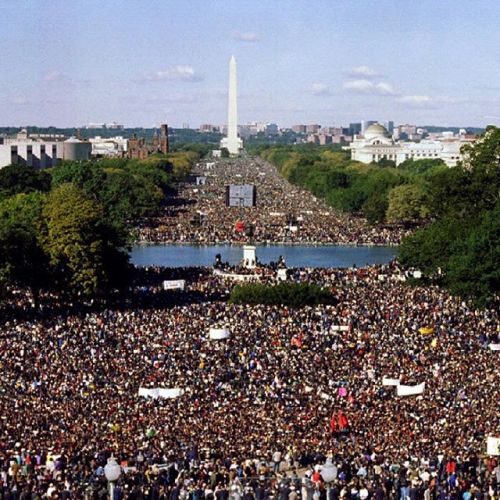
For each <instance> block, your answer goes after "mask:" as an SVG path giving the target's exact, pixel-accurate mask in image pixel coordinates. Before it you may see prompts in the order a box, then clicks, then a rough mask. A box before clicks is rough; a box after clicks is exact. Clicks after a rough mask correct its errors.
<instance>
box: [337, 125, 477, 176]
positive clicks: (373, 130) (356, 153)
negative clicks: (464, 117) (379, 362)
mask: <svg viewBox="0 0 500 500" xmlns="http://www.w3.org/2000/svg"><path fill="white" fill-rule="evenodd" d="M470 142H471V141H470V140H465V139H463V138H461V137H449V136H446V137H444V138H442V139H434V140H425V139H424V140H422V141H420V142H403V141H395V140H394V139H393V138H392V137H391V135H390V134H389V132H388V131H387V129H386V128H385V127H383V126H382V125H380V123H374V124H372V125H370V126H369V127H367V129H366V130H365V133H364V134H363V135H355V136H354V140H353V141H352V143H351V144H350V145H349V146H348V147H346V148H345V149H349V150H350V151H351V159H353V160H356V161H360V162H361V163H376V162H379V161H380V160H384V159H385V160H390V161H393V162H395V164H396V166H398V165H400V164H401V163H403V162H404V161H406V160H424V159H430V160H443V161H444V163H445V164H446V165H448V167H455V166H456V165H457V162H458V161H459V160H460V159H461V156H460V148H461V147H462V146H463V145H464V144H467V143H470Z"/></svg>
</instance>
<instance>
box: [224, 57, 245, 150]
mask: <svg viewBox="0 0 500 500" xmlns="http://www.w3.org/2000/svg"><path fill="white" fill-rule="evenodd" d="M220 147H221V148H227V150H228V151H229V154H230V155H232V156H235V155H239V154H240V151H241V150H242V149H243V141H242V140H241V139H240V138H239V137H238V103H237V93H236V59H235V58H234V56H231V60H230V61H229V106H228V117H227V137H224V138H223V139H222V140H221V143H220Z"/></svg>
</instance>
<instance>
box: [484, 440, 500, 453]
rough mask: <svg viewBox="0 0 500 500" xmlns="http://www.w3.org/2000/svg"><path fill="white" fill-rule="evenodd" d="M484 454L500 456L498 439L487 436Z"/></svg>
mask: <svg viewBox="0 0 500 500" xmlns="http://www.w3.org/2000/svg"><path fill="white" fill-rule="evenodd" d="M486 454H487V455H490V456H493V457H497V456H499V455H500V438H496V437H493V436H488V438H487V439H486Z"/></svg>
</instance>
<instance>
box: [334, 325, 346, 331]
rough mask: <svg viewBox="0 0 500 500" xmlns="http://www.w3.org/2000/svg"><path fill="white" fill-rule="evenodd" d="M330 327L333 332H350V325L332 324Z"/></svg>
mask: <svg viewBox="0 0 500 500" xmlns="http://www.w3.org/2000/svg"><path fill="white" fill-rule="evenodd" d="M330 329H331V330H332V332H348V331H349V325H332V326H331V327H330Z"/></svg>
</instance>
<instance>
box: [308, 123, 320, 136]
mask: <svg viewBox="0 0 500 500" xmlns="http://www.w3.org/2000/svg"><path fill="white" fill-rule="evenodd" d="M320 128H321V125H318V124H316V123H313V124H311V125H306V134H317V133H318V131H319V129H320Z"/></svg>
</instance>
